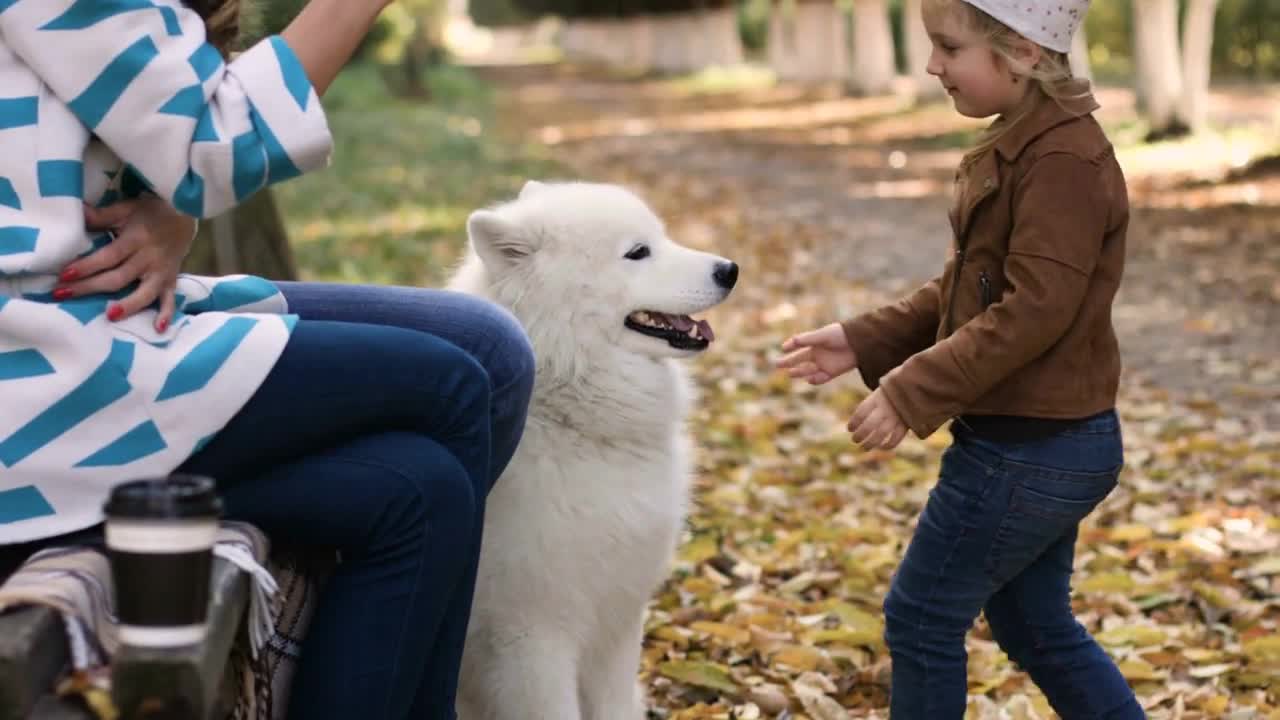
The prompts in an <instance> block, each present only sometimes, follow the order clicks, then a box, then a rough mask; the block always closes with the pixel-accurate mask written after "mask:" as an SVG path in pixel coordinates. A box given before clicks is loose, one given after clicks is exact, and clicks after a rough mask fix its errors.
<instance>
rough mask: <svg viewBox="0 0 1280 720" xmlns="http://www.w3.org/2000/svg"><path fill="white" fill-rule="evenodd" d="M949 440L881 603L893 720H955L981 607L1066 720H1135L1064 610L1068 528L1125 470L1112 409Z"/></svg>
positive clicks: (1114, 672)
mask: <svg viewBox="0 0 1280 720" xmlns="http://www.w3.org/2000/svg"><path fill="white" fill-rule="evenodd" d="M952 433H953V435H954V437H955V442H954V444H953V445H952V446H951V447H950V448H948V449H947V451H946V453H945V454H944V455H943V458H942V469H941V472H940V474H939V478H938V483H937V485H936V486H935V487H934V489H933V490H932V492H931V493H930V495H929V499H928V502H927V503H926V504H925V508H924V511H923V513H922V514H921V516H920V519H919V523H918V525H917V527H916V531H915V535H914V537H913V538H912V539H911V543H910V545H909V546H908V548H907V552H906V556H905V558H904V559H903V561H902V564H901V566H899V568H898V571H897V573H896V574H895V576H894V579H893V582H892V584H891V586H890V589H889V594H888V596H887V598H886V599H885V604H884V612H885V638H886V641H887V643H888V646H889V653H890V655H891V657H892V660H893V679H892V691H891V700H890V717H892V718H893V720H960V718H963V717H964V713H965V704H966V693H967V677H966V672H965V670H966V660H967V655H966V652H965V635H966V633H967V632H968V631H969V629H970V627H972V625H973V622H974V620H975V619H977V617H978V613H980V612H981V613H985V615H986V618H987V623H988V624H989V625H990V627H991V632H992V635H994V637H995V640H996V642H997V643H999V645H1000V647H1001V648H1002V649H1003V650H1004V652H1005V653H1006V654H1007V655H1008V656H1009V657H1010V659H1012V660H1013V661H1014V662H1015V663H1016V664H1017V665H1018V666H1020V667H1021V668H1022V669H1024V670H1025V671H1026V672H1027V673H1029V674H1030V676H1031V678H1032V680H1033V681H1035V683H1036V685H1038V686H1039V687H1040V689H1041V690H1042V691H1043V692H1044V694H1045V696H1046V697H1047V698H1048V700H1049V702H1050V703H1051V704H1052V705H1053V708H1054V710H1055V711H1057V713H1058V714H1059V715H1060V716H1061V717H1062V718H1063V720H1086V719H1088V720H1131V719H1134V718H1144V717H1145V714H1144V713H1143V711H1142V708H1141V707H1140V706H1139V705H1138V703H1137V701H1136V699H1135V698H1134V694H1133V692H1132V690H1131V689H1130V688H1129V686H1128V684H1127V683H1126V682H1125V679H1124V677H1123V676H1122V675H1121V674H1120V671H1119V669H1118V668H1117V667H1116V665H1115V663H1113V662H1112V661H1111V658H1110V657H1108V656H1107V654H1106V653H1105V652H1104V651H1103V650H1102V648H1101V647H1099V646H1098V644H1097V643H1096V642H1095V641H1094V640H1093V638H1091V637H1090V636H1089V633H1088V632H1087V631H1085V629H1084V628H1083V627H1082V626H1081V625H1080V623H1079V622H1077V621H1076V619H1075V617H1074V615H1073V614H1072V610H1071V584H1070V583H1071V571H1072V560H1073V558H1074V552H1075V542H1076V533H1077V529H1078V527H1079V524H1080V521H1081V520H1083V519H1084V518H1085V516H1086V515H1088V514H1089V513H1090V512H1091V511H1092V510H1093V509H1094V507H1096V506H1097V505H1098V503H1100V502H1101V501H1102V500H1103V499H1104V498H1105V497H1106V496H1107V495H1108V494H1109V493H1110V492H1111V491H1112V489H1114V488H1115V486H1116V481H1117V478H1118V476H1119V473H1120V468H1121V465H1122V463H1123V448H1122V443H1121V433H1120V422H1119V419H1118V418H1117V417H1116V414H1115V413H1114V412H1105V413H1102V414H1100V415H1097V416H1094V417H1092V418H1089V419H1087V420H1085V421H1082V422H1080V423H1078V424H1073V425H1072V426H1071V429H1068V430H1064V431H1061V432H1058V433H1056V434H1054V435H1051V436H1049V437H1046V438H1043V439H1037V440H1032V441H1027V442H1016V443H1015V442H1009V443H1006V442H995V441H992V440H990V439H984V438H983V437H979V436H977V435H976V434H975V433H974V432H972V430H970V429H966V426H965V425H964V422H963V420H958V421H957V422H956V423H954V424H953V425H952Z"/></svg>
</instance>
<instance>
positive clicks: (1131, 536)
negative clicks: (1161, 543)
mask: <svg viewBox="0 0 1280 720" xmlns="http://www.w3.org/2000/svg"><path fill="white" fill-rule="evenodd" d="M1153 535H1155V532H1154V531H1152V530H1151V528H1150V527H1149V526H1147V525H1136V524H1135V525H1121V526H1119V527H1117V528H1114V529H1113V530H1112V531H1111V534H1110V537H1111V542H1141V541H1143V540H1149V539H1151V537H1152V536H1153Z"/></svg>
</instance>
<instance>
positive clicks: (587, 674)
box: [582, 625, 647, 720]
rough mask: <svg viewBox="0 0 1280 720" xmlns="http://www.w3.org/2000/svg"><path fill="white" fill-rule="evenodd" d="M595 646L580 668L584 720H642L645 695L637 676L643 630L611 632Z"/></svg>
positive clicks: (639, 627)
mask: <svg viewBox="0 0 1280 720" xmlns="http://www.w3.org/2000/svg"><path fill="white" fill-rule="evenodd" d="M607 635H608V636H607V637H601V638H599V640H598V641H597V642H596V643H595V647H594V648H593V652H591V653H590V654H589V655H588V660H587V662H585V663H583V666H582V696H583V708H582V709H583V710H584V715H583V718H584V719H585V720H644V718H645V716H646V714H647V710H646V708H645V701H644V692H643V691H642V690H641V688H640V682H639V678H638V677H637V674H638V673H639V671H640V654H641V649H642V643H643V642H644V631H643V629H642V627H641V626H640V625H635V626H634V627H631V628H627V629H626V630H614V631H611V632H609V633H608V634H607Z"/></svg>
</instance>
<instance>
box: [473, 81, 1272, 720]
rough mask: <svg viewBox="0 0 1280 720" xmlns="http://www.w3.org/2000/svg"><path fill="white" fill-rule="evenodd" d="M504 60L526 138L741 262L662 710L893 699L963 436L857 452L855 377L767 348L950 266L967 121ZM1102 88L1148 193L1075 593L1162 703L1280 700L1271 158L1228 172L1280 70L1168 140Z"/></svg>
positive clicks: (651, 649)
mask: <svg viewBox="0 0 1280 720" xmlns="http://www.w3.org/2000/svg"><path fill="white" fill-rule="evenodd" d="M486 73H487V75H488V76H489V77H490V78H491V79H493V81H494V82H495V83H496V84H497V85H498V86H499V88H500V90H499V94H498V100H499V107H500V112H499V114H498V115H497V118H498V121H499V123H500V125H501V128H502V130H503V131H504V132H505V133H506V134H507V136H508V137H514V138H520V139H523V140H526V141H530V142H536V143H542V144H544V145H546V146H547V147H549V152H550V154H551V156H552V157H553V159H554V160H555V161H556V162H557V163H558V164H560V165H561V167H563V168H564V169H563V170H561V171H560V174H561V175H562V176H565V175H571V176H574V177H580V178H587V179H595V180H610V181H617V182H623V183H627V184H629V185H631V186H633V187H634V188H636V189H637V190H639V191H640V192H641V193H642V194H643V195H644V196H646V197H647V198H648V199H649V200H650V201H652V202H653V204H654V205H655V206H656V207H657V208H658V209H659V211H660V212H661V214H662V215H663V216H664V217H665V218H666V219H667V220H668V224H669V226H670V228H671V231H672V234H673V236H674V237H676V238H678V239H680V240H681V241H683V242H685V243H688V244H691V245H694V246H697V247H701V248H705V249H708V250H713V251H715V252H718V253H720V254H724V255H728V256H732V257H733V258H734V259H736V260H737V261H738V262H739V264H740V265H741V266H742V279H741V280H740V282H739V286H738V290H737V291H736V292H735V293H734V295H733V297H732V298H731V300H730V302H728V303H727V304H726V305H725V306H722V307H721V308H719V309H717V310H716V311H715V312H713V313H712V314H711V315H710V319H711V320H712V322H713V324H714V325H715V326H716V335H717V337H719V338H720V340H718V341H717V343H716V345H715V346H714V347H713V348H712V349H711V350H710V351H709V352H708V353H707V354H706V355H705V356H704V357H702V358H701V359H700V360H699V361H698V362H697V363H696V376H697V378H698V381H699V385H700V388H701V391H702V401H701V404H700V407H699V410H698V412H697V415H696V418H695V420H694V423H693V430H694V432H695V433H696V436H697V439H698V442H699V446H700V455H699V472H698V478H697V496H696V510H695V512H694V513H693V515H692V517H691V518H690V520H689V532H688V536H687V542H686V543H685V544H684V546H683V548H682V550H681V552H680V558H679V563H678V566H677V567H676V569H675V572H674V573H673V575H672V577H671V579H670V581H669V582H668V583H667V584H666V585H665V586H664V588H663V589H662V591H661V592H660V593H659V594H658V596H657V597H656V598H655V602H654V604H653V607H652V611H651V613H650V616H649V619H648V635H647V638H646V641H645V663H644V673H643V675H644V679H645V681H646V683H647V685H648V687H649V690H650V692H651V694H652V699H653V701H654V704H655V705H656V706H657V709H656V710H655V714H656V715H657V716H659V717H666V718H671V719H672V720H692V719H694V718H725V719H727V718H738V719H747V718H780V717H790V718H794V719H797V720H798V719H799V718H803V717H807V718H810V719H811V720H833V719H835V718H849V717H857V718H863V717H867V718H870V717H882V718H883V717H885V716H886V715H887V711H886V709H885V707H886V704H887V695H886V690H887V682H888V678H889V667H888V658H887V655H886V653H885V649H884V645H883V643H882V640H881V632H882V619H881V612H880V603H881V600H882V597H883V595H884V592H885V590H886V587H887V584H888V581H889V578H890V575H891V573H892V572H893V570H894V568H895V566H896V564H897V563H898V561H899V559H900V557H901V554H902V552H903V549H904V547H905V543H906V541H907V540H908V538H909V537H910V534H911V531H912V527H913V524H914V522H915V518H916V515H917V513H918V512H919V510H920V508H921V506H922V504H923V502H924V500H925V497H926V494H927V492H928V490H929V488H930V486H931V484H932V482H933V480H934V478H935V476H936V471H937V466H938V458H939V454H940V452H941V450H942V448H944V447H945V446H946V444H947V441H948V438H947V436H946V433H945V432H942V433H939V434H938V435H935V436H934V437H932V438H929V439H928V440H926V441H919V440H915V439H909V440H908V441H907V442H905V443H904V444H903V446H902V447H901V448H900V449H899V450H898V451H897V452H894V453H883V452H873V453H865V452H861V451H859V450H858V449H856V447H854V446H853V445H851V444H850V443H849V441H848V438H847V436H846V434H845V433H844V432H843V431H842V428H843V427H844V424H845V422H846V420H847V418H848V415H849V414H850V413H851V412H852V409H853V408H854V406H855V405H856V403H857V402H858V400H859V398H860V397H862V395H863V393H864V392H865V388H863V387H862V385H861V383H860V382H859V381H857V380H850V381H847V382H837V383H833V384H832V386H830V387H825V388H821V389H812V388H809V387H807V386H802V385H795V384H792V383H791V382H790V381H788V380H786V379H785V378H782V377H780V376H779V375H778V374H777V373H775V372H773V371H772V369H771V367H772V362H773V360H774V359H775V358H776V357H777V346H778V344H779V342H780V341H781V340H782V338H783V337H785V336H786V335H787V334H789V333H791V332H793V331H796V330H799V329H804V328H808V327H812V326H815V325H817V324H820V323H825V322H828V321H831V320H833V319H836V318H841V317H845V316H848V315H850V314H851V313H854V312H857V311H860V310H863V309H867V308H871V307H873V306H875V305H877V304H878V303H881V302H884V301H886V300H888V299H891V298H893V297H894V296H896V295H898V294H900V293H902V292H904V291H906V290H908V289H910V288H912V287H914V286H915V285H916V284H918V283H919V282H921V281H923V280H924V279H927V277H929V276H930V275H931V274H932V273H934V272H936V269H937V268H938V267H940V263H941V258H942V256H943V253H944V252H945V250H946V246H947V243H948V233H949V230H948V226H947V224H946V219H945V206H946V202H947V196H948V192H949V184H948V183H949V179H950V177H951V173H952V169H953V167H954V163H955V162H956V160H957V159H958V157H959V153H960V152H961V150H960V148H963V147H964V143H965V142H966V141H967V139H968V138H970V137H971V134H972V131H973V129H974V125H973V123H970V122H965V121H962V120H958V119H957V118H956V117H955V116H954V114H953V113H952V112H951V111H950V110H949V109H948V108H946V107H942V106H935V107H928V108H924V109H919V110H909V109H907V108H906V107H904V105H903V103H902V101H900V100H896V99H885V98H878V99H850V98H843V97H841V96H840V95H839V94H838V93H834V92H831V91H829V90H823V89H808V90H803V89H799V88H794V87H787V86H771V85H761V86H759V87H754V88H751V87H748V88H745V89H736V90H733V91H721V92H715V93H699V92H698V89H699V84H698V83H697V82H693V83H689V82H685V83H670V82H658V81H652V80H638V79H627V78H620V77H616V76H609V75H607V74H601V73H598V72H582V71H575V70H572V69H570V68H566V67H563V66H551V67H534V68H493V69H489V70H487V71H486ZM1101 99H1102V102H1103V103H1104V105H1105V106H1106V110H1105V112H1104V113H1103V119H1104V121H1105V122H1106V124H1107V126H1108V127H1109V128H1110V129H1111V131H1112V134H1113V137H1114V138H1115V139H1116V141H1117V144H1118V145H1121V146H1122V153H1121V156H1122V162H1123V163H1124V165H1125V168H1126V172H1127V174H1128V175H1129V178H1130V182H1131V190H1132V195H1133V202H1134V207H1135V213H1134V222H1133V229H1132V231H1131V233H1130V252H1129V256H1130V259H1129V266H1128V274H1127V276H1126V281H1125V282H1126V284H1125V287H1124V290H1123V292H1122V296H1121V298H1120V301H1119V303H1118V305H1117V308H1116V322H1117V325H1118V327H1119V330H1120V332H1121V335H1122V343H1123V346H1124V350H1125V358H1126V363H1127V370H1126V376H1125V382H1124V388H1123V391H1122V396H1121V400H1120V406H1119V409H1120V412H1121V413H1122V416H1123V418H1124V420H1125V432H1126V446H1127V454H1128V458H1127V468H1126V470H1125V473H1124V476H1123V480H1122V485H1121V488H1120V489H1119V490H1117V491H1116V492H1115V493H1114V494H1113V495H1112V496H1111V497H1110V498H1109V499H1108V500H1107V501H1106V502H1105V504H1104V505H1103V506H1102V507H1101V509H1100V510H1099V511H1098V512H1096V513H1095V514H1094V515H1093V516H1092V517H1091V518H1090V520H1089V521H1088V522H1087V524H1086V527H1085V528H1084V529H1083V531H1082V534H1081V540H1080V543H1079V546H1078V556H1077V569H1078V571H1077V575H1076V579H1075V590H1076V593H1075V597H1074V603H1075V608H1076V610H1077V612H1078V615H1079V617H1080V618H1081V620H1082V621H1083V622H1084V623H1085V625H1086V626H1087V627H1088V628H1089V629H1090V630H1091V631H1092V632H1093V633H1095V635H1096V636H1097V637H1098V639H1099V640H1100V641H1101V642H1102V643H1103V645H1104V646H1105V647H1106V649H1107V650H1108V651H1109V652H1110V653H1111V654H1112V655H1113V656H1114V657H1115V658H1116V659H1117V660H1118V661H1119V662H1120V664H1121V667H1122V669H1123V671H1124V673H1125V675H1126V677H1128V678H1129V680H1130V681H1131V682H1132V683H1133V685H1134V686H1135V687H1136V689H1137V691H1138V694H1139V696H1140V699H1141V701H1142V703H1143V705H1144V706H1146V708H1147V709H1148V712H1149V714H1150V716H1151V717H1153V718H1184V719H1186V720H1191V719H1193V718H1218V717H1229V718H1276V719H1280V629H1278V627H1277V625H1278V623H1280V433H1278V432H1277V419H1278V418H1280V409H1278V406H1280V331H1278V328H1280V322H1277V320H1280V242H1277V241H1276V236H1277V231H1278V230H1280V207H1278V205H1280V176H1277V175H1274V174H1267V173H1241V172H1238V167H1239V166H1242V165H1244V164H1245V163H1246V162H1247V160H1248V159H1249V158H1250V157H1251V156H1252V155H1254V154H1256V153H1259V152H1261V151H1263V150H1265V149H1266V148H1267V147H1268V143H1275V142H1276V137H1277V135H1276V125H1275V118H1274V115H1273V112H1274V110H1273V108H1274V107H1275V103H1276V102H1277V99H1276V89H1275V88H1256V87H1255V88H1242V89H1240V90H1237V91H1233V92H1228V93H1222V94H1219V95H1218V96H1216V97H1215V105H1214V108H1215V118H1216V119H1217V120H1218V121H1219V122H1220V123H1221V124H1223V126H1224V128H1225V129H1224V131H1223V132H1221V133H1219V134H1216V135H1214V136H1213V137H1211V138H1206V139H1198V140H1194V141H1188V142H1184V143H1178V144H1166V145H1161V146H1156V147H1151V148H1139V147H1132V146H1131V143H1130V140H1131V138H1133V137H1136V136H1137V135H1138V134H1139V133H1140V132H1141V125H1140V123H1138V122H1137V121H1135V120H1134V119H1133V117H1132V111H1131V109H1130V105H1131V98H1130V97H1129V96H1128V94H1127V93H1125V92H1122V91H1114V90H1113V91H1106V92H1104V93H1102V98H1101ZM1233 168H1236V169H1237V172H1235V174H1234V175H1227V173H1229V172H1231V171H1232V170H1233ZM1224 178H1225V179H1224ZM968 649H969V654H970V659H969V665H970V674H969V683H970V691H971V703H970V709H971V717H974V718H1012V719H1018V718H1021V719H1030V718H1049V717H1054V715H1053V714H1052V712H1051V711H1050V710H1049V709H1048V706H1047V704H1046V702H1045V700H1044V698H1043V696H1042V695H1040V694H1039V693H1038V692H1037V691H1036V689H1035V688H1034V686H1033V685H1032V684H1031V683H1030V681H1029V680H1028V679H1027V678H1026V677H1025V676H1024V675H1022V674H1020V673H1019V672H1017V671H1016V669H1015V668H1014V667H1012V666H1011V665H1010V663H1009V661H1008V660H1007V659H1006V658H1005V657H1004V656H1003V655H1002V654H1001V653H1000V651H999V649H998V648H997V647H996V646H995V644H994V643H993V642H992V641H991V637H990V634H989V633H988V632H987V630H986V628H985V627H984V625H983V623H982V621H981V620H979V622H978V624H977V627H976V628H975V631H974V632H973V633H972V634H971V636H970V639H969V644H968Z"/></svg>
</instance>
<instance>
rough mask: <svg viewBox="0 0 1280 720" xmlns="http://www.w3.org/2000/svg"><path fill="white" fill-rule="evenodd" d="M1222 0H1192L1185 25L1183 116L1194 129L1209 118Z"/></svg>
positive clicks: (1183, 30) (1201, 125)
mask: <svg viewBox="0 0 1280 720" xmlns="http://www.w3.org/2000/svg"><path fill="white" fill-rule="evenodd" d="M1217 9H1218V0H1191V1H1190V4H1189V5H1188V6H1187V17H1186V20H1185V21H1184V24H1183V27H1182V80H1183V83H1184V87H1183V89H1182V118H1183V119H1184V120H1186V122H1187V124H1188V125H1190V126H1191V129H1192V130H1200V129H1202V128H1203V127H1204V125H1205V122H1206V120H1207V119H1208V104H1209V75H1210V68H1211V63H1212V60H1213V58H1212V54H1213V20H1214V16H1215V15H1216V14H1217V12H1216V11H1217Z"/></svg>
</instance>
